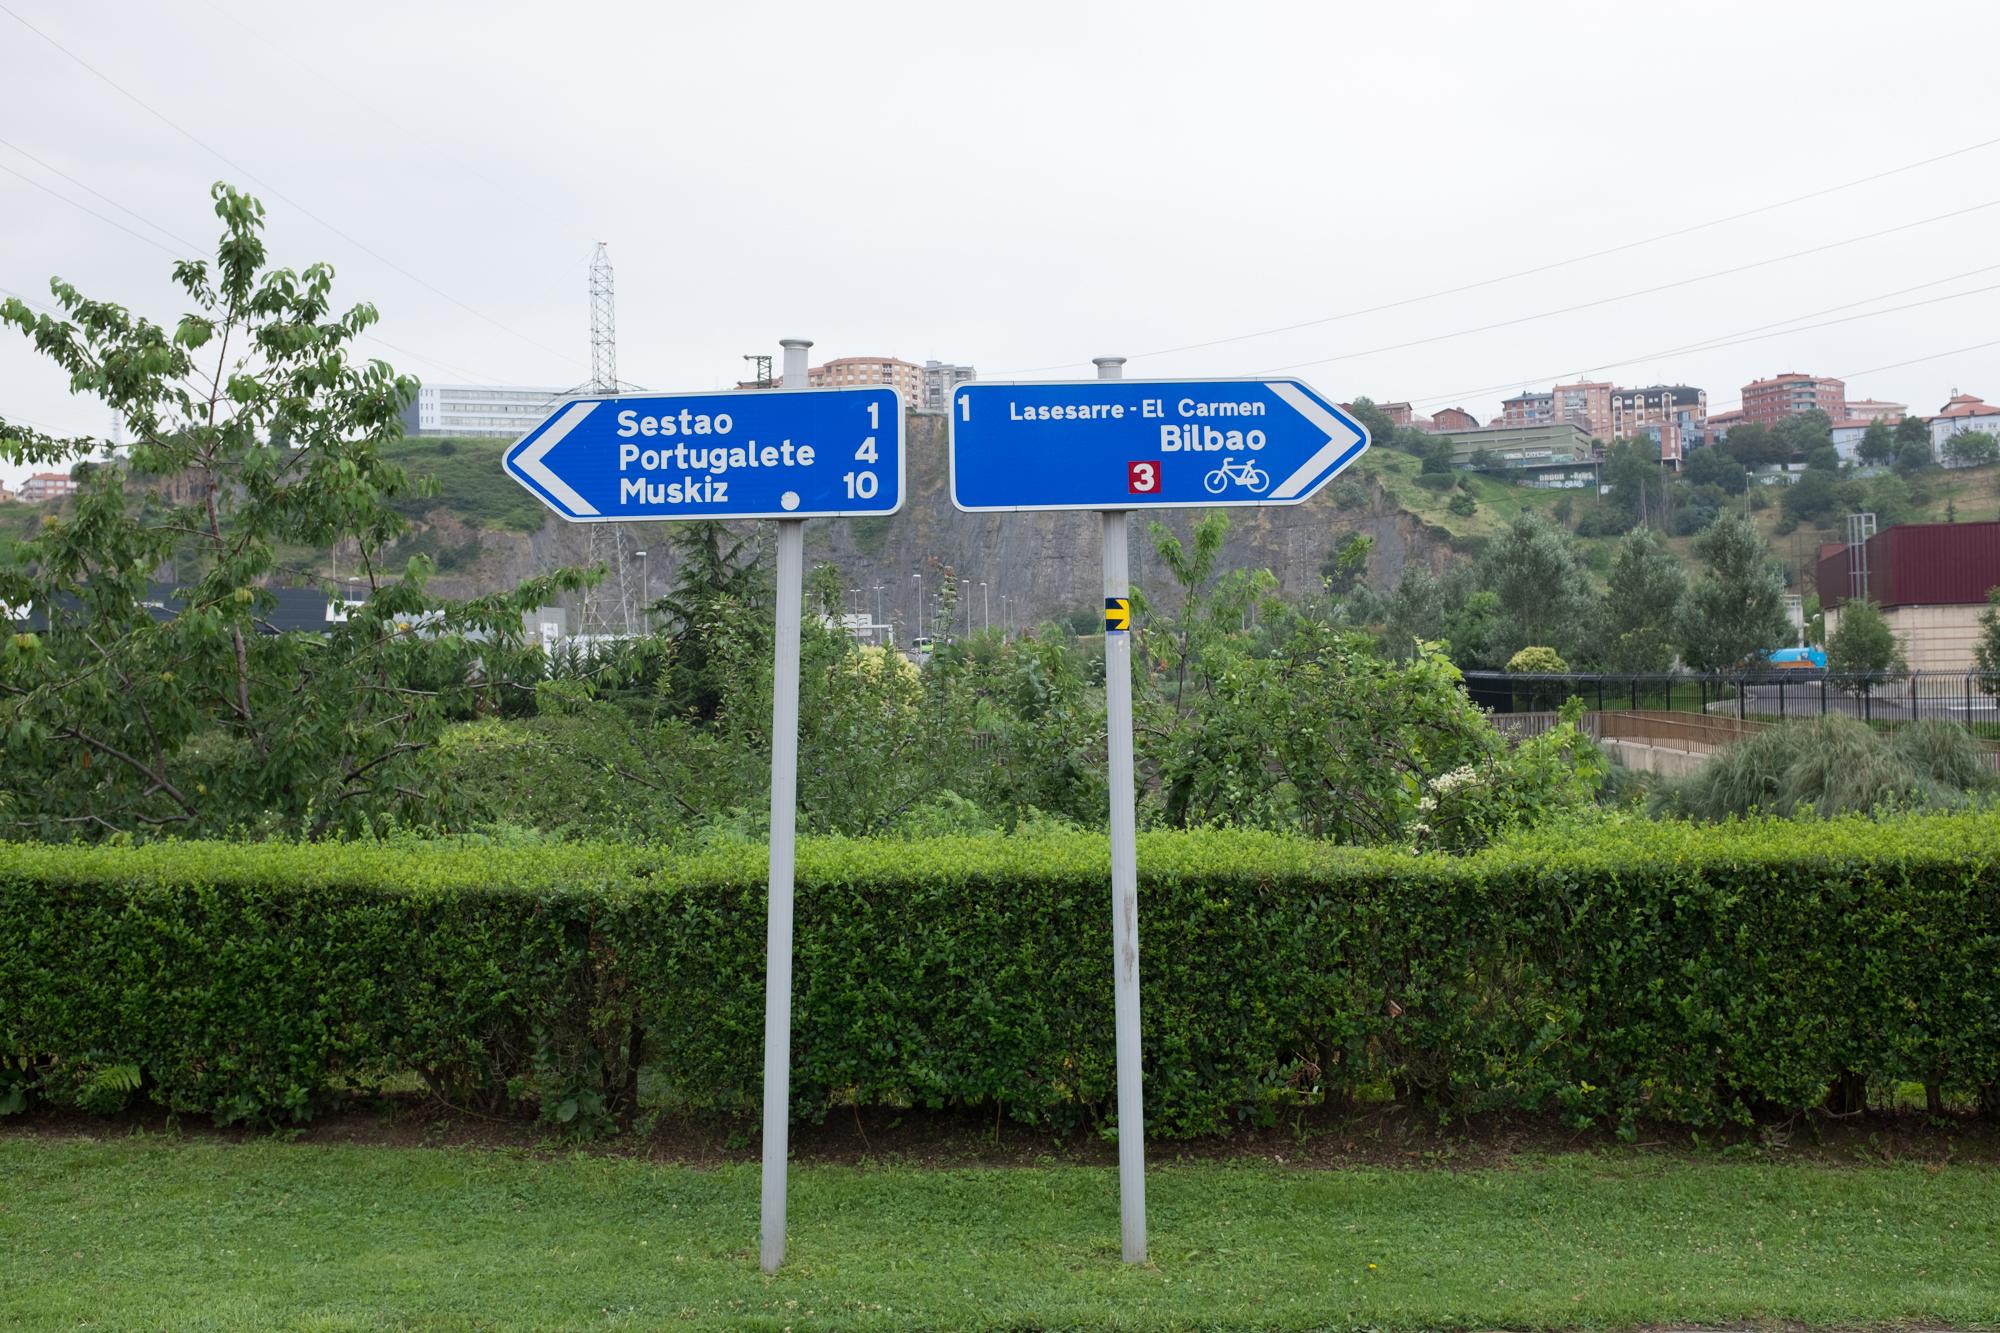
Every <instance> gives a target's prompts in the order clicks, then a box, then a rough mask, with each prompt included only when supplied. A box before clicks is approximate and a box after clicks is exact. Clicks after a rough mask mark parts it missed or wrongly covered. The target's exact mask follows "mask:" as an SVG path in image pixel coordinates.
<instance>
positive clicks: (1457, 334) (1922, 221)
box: [1255, 199, 2000, 374]
mask: <svg viewBox="0 0 2000 1333" xmlns="http://www.w3.org/2000/svg"><path fill="white" fill-rule="evenodd" d="M1996 205H2000V199H1988V200H1987V201H1986V202H1985V203H1981V204H1971V205H1968V206H1967V207H1965V208H1955V209H1952V210H1951V211H1950V212H1947V213H1934V214H1932V215H1931V216H1930V217H1926V218H1918V219H1917V220H1916V221H1914V222H1903V223H1898V224H1897V225H1896V226H1893V227H1884V228H1882V229H1881V230H1879V231H1871V232H1864V233H1862V234H1861V235H1859V236H1848V237H1845V238H1843V239H1841V240H1838V241H1828V242H1827V243H1826V244H1824V245H1813V246H1808V247H1806V248H1805V249H1803V250H1793V251H1790V252H1788V253H1786V254H1782V255H1772V256H1771V257H1770V258H1768V259H1759V260H1755V261H1753V262H1751V263H1748V264H1738V265H1736V266H1735V267H1734V268H1724V269H1717V270H1715V271H1714V272H1712V273H1702V274H1698V275H1696V276H1694V277H1691V278H1679V279H1676V280H1675V281H1673V282H1663V283H1660V284H1658V285H1656V286H1652V287H1641V288H1639V289H1637V290H1635V291H1629V292H1620V293H1619V294H1618V295H1616V296H1601V297H1599V298H1598V299H1596V300H1595V301H1580V302H1578V303H1577V304H1575V305H1567V306H1560V307H1558V308H1556V309H1554V310H1543V311H1538V312H1537V313H1535V314H1532V315H1517V316H1516V317H1514V318H1513V319H1502V320H1496V321H1494V322H1493V323H1491V324H1478V325H1474V326H1473V327H1471V328H1465V329H1453V330H1452V331H1451V332H1449V333H1435V334H1432V335H1431V336H1430V337H1428V338H1412V339H1409V340H1408V341H1406V342H1399V343H1387V344H1384V345H1383V346H1380V347H1364V348H1362V349H1360V350H1359V351H1353V352H1338V353H1336V354H1334V355H1333V356H1321V357H1314V358H1313V359H1312V360H1310V361H1290V362H1287V363H1285V364H1284V365H1281V366H1272V367H1269V368H1268V369H1266V370H1261V371H1257V372H1255V373H1257V374H1274V373H1276V372H1278V371H1281V370H1302V369H1304V368H1305V367H1307V366H1324V365H1330V364H1332V363H1333V362H1336V361H1353V360H1355V359H1357V358H1359V357H1364V356H1375V355H1378V354H1380V353H1382V352H1400V351H1404V350H1407V349H1408V348H1411V347H1426V346H1429V345H1430V344H1431V343H1438V342H1446V341H1449V340H1450V339H1452V338H1466V337H1470V336H1471V335H1473V334H1475V333H1491V332H1493V331H1494V330H1495V329H1510V328H1514V327H1516V326H1518V325H1521V324H1532V323H1534V322H1535V321H1536V320H1542V319H1553V318H1554V317H1555V316H1557V315H1572V314H1575V313H1576V312H1577V311H1579V310H1595V309H1598V308H1599V307H1601V306H1607V305H1615V304H1617V303H1618V302H1620V301H1630V300H1632V299H1634V298H1636V297H1640V296H1652V295H1655V294H1657V293H1659V292H1666V291H1672V290H1674V289H1675V288H1677V287H1689V286H1693V285H1694V284H1695V283H1698V282H1712V281H1714V280H1715V279H1717V278H1727V277H1733V276H1734V275H1736V274H1738V273H1748V272H1750V271H1751V270H1752V269H1759V268H1768V267H1770V266H1771V265H1773V264H1783V263H1789V262H1790V261H1792V260H1794V259H1804V258H1806V257H1807V256H1809V255H1817V254H1825V253H1826V252H1827V251H1829V250H1839V249H1843V248H1844V247H1846V246H1850V245H1859V244H1861V243H1862V242H1863V241H1873V240H1879V239H1880V238H1882V237H1884V236H1893V235H1895V234H1896V233H1897V232H1904V231H1910V230H1912V229H1914V228H1917V227H1927V226H1929V225H1931V224H1932V223H1934V222H1945V221H1949V220H1950V219H1952V218H1956V217H1964V216H1965V215H1966V214H1968V213H1977V212H1979V211H1981V210H1982V209H1987V208H1993V207H1995V206H1996Z"/></svg>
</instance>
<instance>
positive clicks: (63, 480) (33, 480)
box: [21, 472, 76, 505]
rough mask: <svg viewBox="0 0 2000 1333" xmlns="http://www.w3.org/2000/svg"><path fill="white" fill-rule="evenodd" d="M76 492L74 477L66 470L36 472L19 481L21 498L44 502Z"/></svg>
mask: <svg viewBox="0 0 2000 1333" xmlns="http://www.w3.org/2000/svg"><path fill="white" fill-rule="evenodd" d="M75 494H76V478H75V477H72V476H71V475H70V474H69V473H67V472H37V473H35V474H34V475H33V476H31V477H29V478H28V479H27V480H26V481H24V482H22V483H21V499H23V500H24V501H26V502H27V503H29V504H31V505H32V504H45V503H47V502H48V501H50V500H61V499H63V498H65V497H66V496H71V495H75Z"/></svg>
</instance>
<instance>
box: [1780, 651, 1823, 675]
mask: <svg viewBox="0 0 2000 1333" xmlns="http://www.w3.org/2000/svg"><path fill="white" fill-rule="evenodd" d="M1769 662H1770V665H1771V666H1773V667H1775V668H1776V669H1778V670H1780V671H1824V670H1826V650H1825V649H1824V648H1780V649H1778V650H1777V651H1776V652H1774V653H1772V654H1771V656H1770V659H1769Z"/></svg>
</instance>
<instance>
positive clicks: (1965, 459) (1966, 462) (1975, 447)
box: [1944, 430, 2000, 467]
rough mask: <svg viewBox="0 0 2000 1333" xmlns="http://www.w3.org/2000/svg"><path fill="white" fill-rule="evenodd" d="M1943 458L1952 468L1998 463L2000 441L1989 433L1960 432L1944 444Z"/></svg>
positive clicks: (1976, 431)
mask: <svg viewBox="0 0 2000 1333" xmlns="http://www.w3.org/2000/svg"><path fill="white" fill-rule="evenodd" d="M1944 456H1945V461H1947V462H1949V463H1950V464H1951V465H1952V466H1953V467H1984V466H1986V465H1987V464H1989V463H1996V462H2000V439H1995V438H1994V436H1993V433H1992V432H1991V431H1984V430H1962V431H1959V432H1958V433H1957V434H1955V435H1953V436H1952V437H1951V438H1950V439H1948V440H1946V441H1945V442H1944Z"/></svg>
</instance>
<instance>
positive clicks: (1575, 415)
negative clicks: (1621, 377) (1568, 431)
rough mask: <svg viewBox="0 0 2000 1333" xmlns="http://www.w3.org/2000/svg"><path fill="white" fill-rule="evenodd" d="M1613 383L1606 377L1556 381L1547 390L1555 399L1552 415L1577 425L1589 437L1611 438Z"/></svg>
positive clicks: (1556, 418) (1613, 434) (1554, 418)
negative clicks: (1566, 382)
mask: <svg viewBox="0 0 2000 1333" xmlns="http://www.w3.org/2000/svg"><path fill="white" fill-rule="evenodd" d="M1616 387H1617V386H1616V385H1614V384H1612V383H1611V382H1610V381H1609V380H1579V381H1578V382H1577V383H1575V384H1558V385H1556V386H1555V388H1554V389H1552V390H1551V391H1550V395H1551V397H1552V398H1553V400H1554V401H1553V403H1552V404H1551V408H1552V411H1551V419H1552V420H1555V421H1567V422H1570V423H1571V424H1573V425H1576V426H1579V427H1581V428H1582V429H1583V430H1584V432H1585V433H1587V434H1588V435H1589V436H1590V437H1591V438H1592V439H1596V440H1609V439H1612V438H1613V437H1614V436H1615V434H1616V432H1615V431H1614V430H1613V429H1612V420H1611V395H1612V392H1613V391H1614V390H1615V389H1616Z"/></svg>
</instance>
